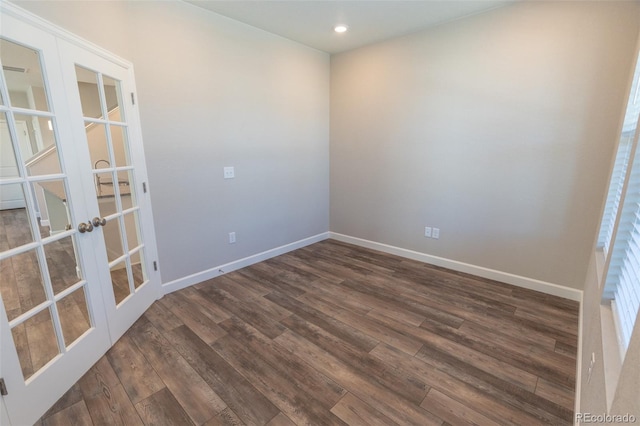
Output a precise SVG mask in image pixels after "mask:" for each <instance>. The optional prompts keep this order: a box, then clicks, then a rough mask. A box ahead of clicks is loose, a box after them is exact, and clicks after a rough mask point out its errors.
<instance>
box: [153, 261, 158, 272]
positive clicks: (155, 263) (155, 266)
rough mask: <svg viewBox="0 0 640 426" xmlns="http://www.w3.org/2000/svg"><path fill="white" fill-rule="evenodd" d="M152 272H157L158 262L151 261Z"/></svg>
mask: <svg viewBox="0 0 640 426" xmlns="http://www.w3.org/2000/svg"><path fill="white" fill-rule="evenodd" d="M153 270H154V271H157V270H158V262H156V261H155V260H154V261H153Z"/></svg>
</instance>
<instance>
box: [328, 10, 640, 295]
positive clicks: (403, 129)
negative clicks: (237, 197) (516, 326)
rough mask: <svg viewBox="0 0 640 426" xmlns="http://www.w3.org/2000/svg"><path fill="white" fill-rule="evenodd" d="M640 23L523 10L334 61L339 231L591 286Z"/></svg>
mask: <svg viewBox="0 0 640 426" xmlns="http://www.w3.org/2000/svg"><path fill="white" fill-rule="evenodd" d="M637 15H638V4H637V2H636V3H632V2H523V3H520V4H515V5H511V6H508V7H505V8H501V9H497V10H494V11H492V12H488V13H485V14H481V15H477V16H474V17H470V18H467V19H462V20H459V21H455V22H452V23H449V24H447V25H443V26H440V27H438V28H435V29H431V30H428V31H424V32H420V33H417V34H413V35H409V36H406V37H403V38H398V39H394V40H390V41H388V42H383V43H379V44H375V45H372V46H369V47H364V48H361V49H357V50H355V51H351V52H346V53H343V54H339V55H334V56H332V58H331V230H332V231H334V232H338V233H343V234H348V235H351V236H355V237H359V238H364V239H367V240H372V241H376V242H380V243H385V244H389V245H392V246H398V247H402V248H405V249H411V250H415V251H417V252H421V253H426V254H430V255H434V256H439V257H444V258H447V259H452V260H456V261H460V262H465V263H469V264H472V265H477V266H481V267H485V268H490V269H495V270H498V271H503V272H508V273H512V274H516V275H520V276H524V277H528V278H534V279H538V280H542V281H546V282H551V283H554V284H559V285H563V286H567V287H572V288H576V289H582V287H583V285H584V279H585V274H586V267H587V264H588V261H589V255H590V250H591V247H592V242H593V239H594V235H595V233H596V230H597V227H598V223H599V220H600V215H601V207H602V201H603V197H604V192H605V188H606V185H607V180H608V177H609V168H610V164H611V162H610V160H611V158H612V155H613V151H614V147H615V142H616V133H617V131H618V128H619V124H620V117H621V114H622V113H623V108H624V101H623V99H624V96H625V90H626V83H627V81H628V75H629V68H630V61H631V52H632V49H633V47H634V44H635V40H636V33H637V28H638V27H637V25H638V16H637ZM425 226H432V227H438V228H440V239H439V240H434V239H427V238H425V237H424V227H425Z"/></svg>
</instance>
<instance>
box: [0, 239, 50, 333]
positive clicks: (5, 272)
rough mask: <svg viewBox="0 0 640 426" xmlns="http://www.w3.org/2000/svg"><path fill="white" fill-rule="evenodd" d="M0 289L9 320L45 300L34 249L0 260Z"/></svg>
mask: <svg viewBox="0 0 640 426" xmlns="http://www.w3.org/2000/svg"><path fill="white" fill-rule="evenodd" d="M0 291H2V301H3V303H4V305H5V309H6V310H7V317H8V318H9V321H12V320H14V319H16V318H17V317H19V316H20V315H23V314H25V313H27V312H28V311H29V310H31V309H33V308H35V307H36V306H38V305H40V304H41V303H43V302H45V301H46V300H47V294H46V291H45V283H44V280H43V277H42V273H41V268H40V261H39V260H38V253H37V251H36V250H29V251H26V252H24V253H19V254H16V255H14V256H11V257H8V258H6V259H3V260H1V261H0Z"/></svg>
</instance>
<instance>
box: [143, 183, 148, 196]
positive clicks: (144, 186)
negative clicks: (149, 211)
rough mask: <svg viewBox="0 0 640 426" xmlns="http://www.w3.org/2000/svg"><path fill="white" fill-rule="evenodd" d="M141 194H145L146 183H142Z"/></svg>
mask: <svg viewBox="0 0 640 426" xmlns="http://www.w3.org/2000/svg"><path fill="white" fill-rule="evenodd" d="M142 192H144V193H145V194H146V193H147V182H142Z"/></svg>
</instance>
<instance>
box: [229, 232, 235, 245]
mask: <svg viewBox="0 0 640 426" xmlns="http://www.w3.org/2000/svg"><path fill="white" fill-rule="evenodd" d="M235 242H236V233H235V232H229V244H233V243H235Z"/></svg>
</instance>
